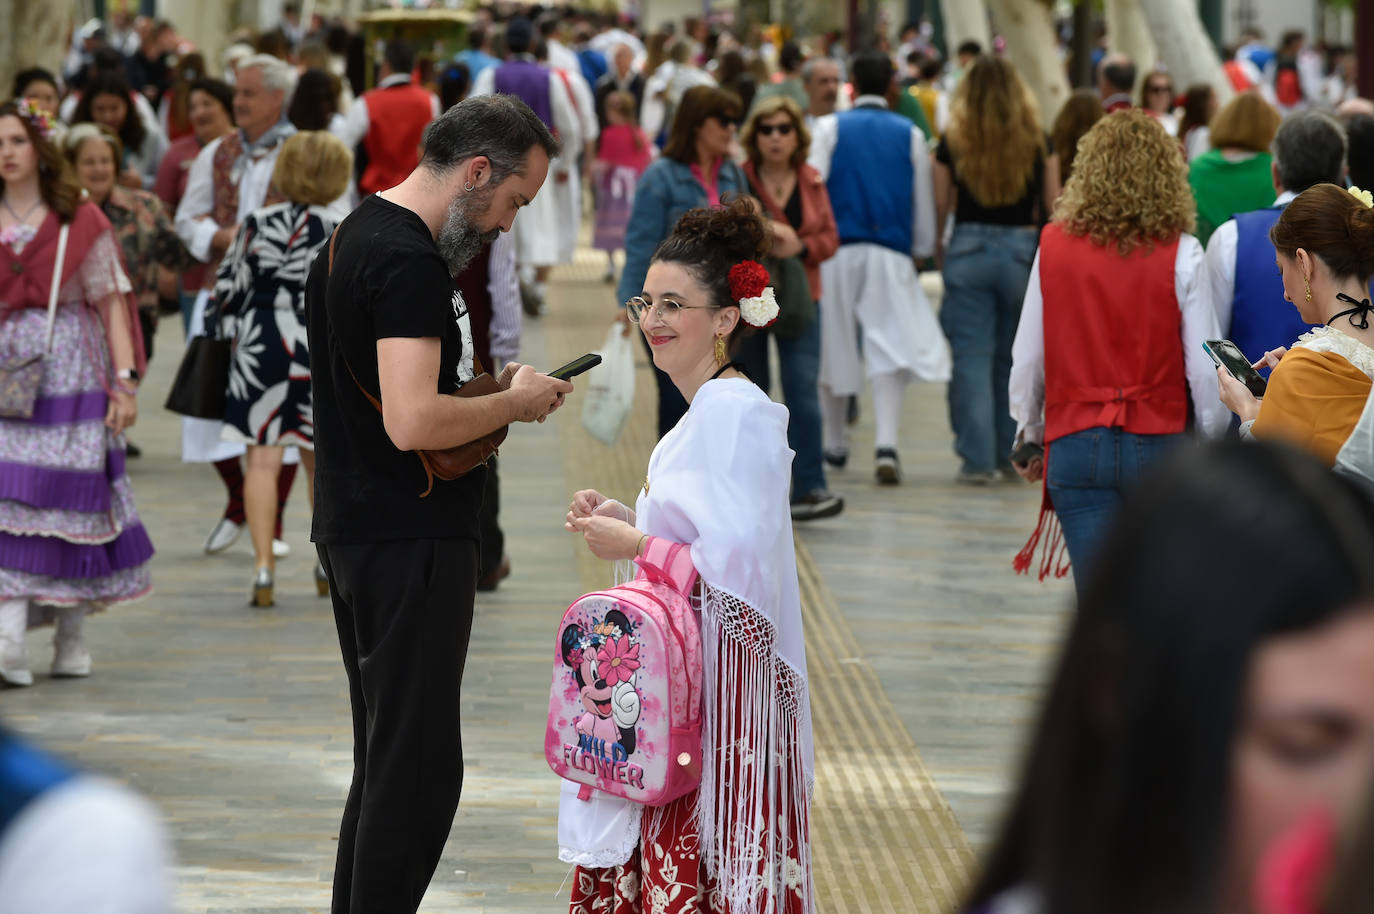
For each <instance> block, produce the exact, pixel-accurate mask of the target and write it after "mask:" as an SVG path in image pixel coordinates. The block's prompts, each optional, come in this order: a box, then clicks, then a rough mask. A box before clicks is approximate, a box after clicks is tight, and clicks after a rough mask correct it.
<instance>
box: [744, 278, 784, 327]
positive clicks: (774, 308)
mask: <svg viewBox="0 0 1374 914" xmlns="http://www.w3.org/2000/svg"><path fill="white" fill-rule="evenodd" d="M739 314H740V317H742V318H744V322H745V323H746V324H748V325H749V326H751V327H767V326H768V325H769V324H771V323H773V321H775V320H777V319H778V299H777V297H776V296H774V295H773V287H772V286H767V287H765V288H764V290H763V294H762V295H755V296H752V297H750V298H741V299H740V300H739Z"/></svg>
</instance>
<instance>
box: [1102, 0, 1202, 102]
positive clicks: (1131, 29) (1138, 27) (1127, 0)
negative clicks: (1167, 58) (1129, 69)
mask: <svg viewBox="0 0 1374 914" xmlns="http://www.w3.org/2000/svg"><path fill="white" fill-rule="evenodd" d="M1144 2H1146V0H1106V2H1105V3H1104V4H1103V5H1104V11H1105V12H1106V19H1107V48H1108V50H1110V51H1111V53H1113V54H1125V55H1126V56H1127V57H1129V58H1131V62H1132V63H1134V64H1135V85H1134V86H1132V87H1131V97H1132V99H1138V98H1140V84H1141V83H1142V82H1144V80H1145V74H1147V73H1149V72H1150V70H1152V69H1154V66H1155V64H1156V63H1158V62H1159V54H1158V52H1157V51H1156V50H1155V42H1154V39H1153V38H1151V37H1150V24H1149V23H1148V22H1147V21H1146V20H1145V11H1144V10H1143V9H1141V6H1142V5H1143V3H1144ZM1094 75H1095V74H1094ZM1175 78H1178V77H1175ZM1175 88H1176V89H1177V90H1178V91H1179V92H1182V91H1183V90H1184V89H1185V88H1187V86H1186V85H1180V86H1176V87H1175Z"/></svg>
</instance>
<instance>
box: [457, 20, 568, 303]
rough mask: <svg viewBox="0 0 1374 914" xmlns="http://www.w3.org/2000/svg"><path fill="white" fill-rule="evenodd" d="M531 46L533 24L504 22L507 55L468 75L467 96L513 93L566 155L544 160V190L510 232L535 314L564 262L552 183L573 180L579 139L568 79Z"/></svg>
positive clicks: (560, 214)
mask: <svg viewBox="0 0 1374 914" xmlns="http://www.w3.org/2000/svg"><path fill="white" fill-rule="evenodd" d="M533 45H534V25H533V24H532V23H531V22H530V21H529V20H528V19H521V18H516V19H512V20H511V21H510V22H508V23H507V24H506V47H507V48H508V49H509V50H510V57H509V59H507V60H506V62H505V63H502V64H500V65H499V66H495V67H490V68H488V69H486V70H484V71H482V75H481V76H479V77H477V78H476V79H474V80H473V83H472V92H471V95H473V96H479V95H491V94H492V93H494V92H499V93H502V94H506V95H514V96H516V97H517V98H519V99H520V100H521V101H523V102H524V103H525V104H527V105H529V106H530V108H531V109H532V110H533V111H534V113H535V114H536V115H538V116H539V119H540V120H541V121H543V122H544V126H545V127H548V128H549V129H550V130H551V131H553V134H554V136H556V137H558V138H559V140H560V142H561V143H562V145H563V148H564V149H565V150H568V152H567V153H566V154H564V155H563V156H560V157H559V158H557V159H555V160H554V161H553V162H551V163H549V177H548V183H549V191H548V192H546V193H542V194H540V195H539V196H537V197H535V198H534V199H533V200H532V201H530V205H529V206H527V207H524V208H523V210H522V212H521V213H520V216H519V218H517V219H516V220H515V226H514V228H512V229H511V233H512V234H513V235H514V236H515V258H516V261H517V263H519V265H520V282H521V284H522V285H523V286H525V287H526V289H527V290H528V291H529V293H530V297H529V299H528V300H527V301H526V306H525V307H526V310H525V313H527V314H529V315H530V316H532V317H534V316H538V315H539V314H542V313H543V311H544V300H545V296H546V295H547V282H548V275H549V270H550V269H551V268H552V267H554V266H557V265H558V264H560V263H564V262H565V257H564V256H563V255H564V253H565V252H564V251H563V250H562V248H563V247H565V246H564V245H560V243H559V242H560V237H561V234H562V232H563V231H564V229H563V228H562V227H561V221H562V219H563V218H564V212H563V210H562V209H560V208H559V206H558V201H559V195H558V194H557V193H556V190H557V188H559V187H560V186H565V185H567V184H568V182H569V181H571V180H574V178H575V175H574V173H573V165H574V164H575V163H576V161H577V150H578V149H579V147H580V143H581V141H582V140H581V136H582V134H581V128H580V126H579V124H578V117H577V109H576V108H575V107H574V106H573V102H572V98H571V96H570V94H569V89H568V84H567V83H566V82H564V80H563V79H562V78H561V77H560V76H559V75H558V74H557V73H556V72H555V71H553V70H551V69H549V68H548V67H546V66H544V65H543V64H541V63H540V62H539V61H538V60H536V59H535V57H534V55H533V54H531V53H530V49H531V48H532V47H533Z"/></svg>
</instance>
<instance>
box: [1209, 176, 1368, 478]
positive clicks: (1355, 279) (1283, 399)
mask: <svg viewBox="0 0 1374 914" xmlns="http://www.w3.org/2000/svg"><path fill="white" fill-rule="evenodd" d="M1370 199H1371V198H1370V194H1369V192H1368V191H1359V190H1357V189H1352V190H1349V191H1347V190H1345V189H1343V188H1340V187H1337V186H1336V185H1335V184H1318V185H1316V186H1315V187H1310V188H1308V189H1307V190H1305V191H1303V192H1302V193H1301V194H1299V195H1298V196H1297V197H1295V198H1294V199H1293V202H1292V203H1289V204H1288V206H1287V208H1286V209H1284V211H1283V215H1282V216H1280V217H1279V221H1278V222H1276V223H1274V227H1273V228H1272V229H1270V232H1269V237H1270V239H1271V240H1272V241H1273V242H1274V249H1275V251H1276V252H1277V256H1276V257H1275V260H1276V261H1277V262H1278V267H1279V272H1280V274H1282V276H1283V293H1284V298H1286V299H1288V300H1289V301H1291V302H1292V303H1293V306H1294V307H1296V308H1297V309H1298V314H1299V315H1301V317H1302V319H1303V320H1304V321H1307V322H1308V323H1312V324H1323V325H1324V326H1321V327H1317V328H1316V329H1315V330H1311V331H1309V332H1307V333H1304V334H1303V335H1302V336H1301V337H1299V338H1298V340H1297V342H1295V343H1294V344H1293V346H1292V348H1291V349H1287V350H1285V349H1283V348H1280V349H1276V350H1273V351H1271V352H1267V353H1263V354H1261V355H1260V357H1259V359H1258V361H1256V362H1255V363H1254V364H1255V367H1256V368H1263V367H1268V368H1273V369H1274V371H1273V373H1272V374H1271V375H1270V376H1269V385H1268V388H1267V390H1266V391H1265V395H1264V398H1263V399H1257V398H1256V397H1255V396H1254V394H1252V393H1250V391H1249V389H1248V388H1246V386H1245V385H1244V384H1242V383H1241V382H1239V381H1237V380H1236V379H1235V378H1233V377H1231V375H1230V374H1228V373H1227V372H1225V371H1223V370H1220V369H1219V370H1218V371H1217V378H1218V380H1219V382H1220V385H1221V400H1222V402H1223V403H1225V404H1226V405H1227V406H1228V407H1230V409H1231V411H1232V412H1234V413H1235V414H1236V415H1237V416H1239V417H1240V420H1241V433H1242V434H1252V435H1254V436H1255V437H1256V438H1280V439H1284V440H1286V441H1289V442H1291V443H1293V444H1297V445H1299V446H1301V447H1303V448H1305V449H1307V450H1309V451H1311V452H1313V453H1314V454H1316V455H1317V456H1318V457H1320V458H1321V459H1322V460H1324V461H1325V462H1326V463H1327V464H1328V465H1332V464H1334V463H1335V462H1336V457H1337V454H1338V453H1339V452H1340V450H1341V448H1342V446H1343V445H1344V444H1345V443H1346V441H1347V440H1348V439H1349V438H1350V436H1351V433H1352V432H1353V431H1354V429H1355V426H1356V423H1358V422H1359V420H1360V416H1361V414H1362V413H1363V411H1364V409H1365V405H1366V402H1367V401H1368V400H1369V394H1370V389H1371V379H1374V328H1371V327H1370V323H1369V317H1370V311H1371V310H1372V307H1371V305H1370V299H1369V294H1370V293H1369V279H1370V276H1371V275H1374V209H1371V207H1370ZM1247 355H1249V356H1251V357H1254V356H1255V353H1247ZM1280 360H1282V361H1280Z"/></svg>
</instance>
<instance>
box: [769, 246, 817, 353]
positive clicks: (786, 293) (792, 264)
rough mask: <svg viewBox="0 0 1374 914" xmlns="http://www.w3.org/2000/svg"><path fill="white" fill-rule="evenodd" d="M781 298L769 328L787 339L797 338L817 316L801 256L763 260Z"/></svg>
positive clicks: (777, 294) (775, 292) (774, 289)
mask: <svg viewBox="0 0 1374 914" xmlns="http://www.w3.org/2000/svg"><path fill="white" fill-rule="evenodd" d="M763 265H764V267H765V268H766V269H767V270H768V277H769V281H770V283H771V285H772V286H773V295H774V297H776V298H777V300H778V319H777V320H776V321H775V322H774V323H773V326H771V327H769V328H768V329H769V330H771V331H772V332H773V333H775V334H777V335H778V336H780V337H782V338H783V339H785V340H795V339H797V338H798V337H799V336H801V335H802V334H803V333H805V332H806V330H807V328H808V327H810V326H811V322H812V321H814V320H815V319H816V302H815V300H814V299H812V298H811V283H809V282H807V279H806V267H805V266H803V265H802V262H801V258H800V257H767V258H764V261H763Z"/></svg>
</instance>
